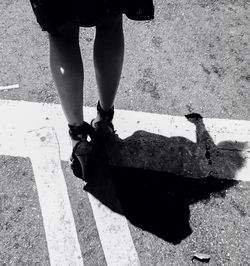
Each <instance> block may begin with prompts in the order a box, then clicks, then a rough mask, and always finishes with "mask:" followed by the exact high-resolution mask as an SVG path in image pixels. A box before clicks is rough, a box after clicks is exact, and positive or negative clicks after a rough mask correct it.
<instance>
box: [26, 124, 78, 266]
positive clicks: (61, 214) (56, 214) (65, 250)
mask: <svg viewBox="0 0 250 266" xmlns="http://www.w3.org/2000/svg"><path fill="white" fill-rule="evenodd" d="M25 142H26V147H27V151H28V153H29V157H30V159H31V162H32V167H33V171H34V176H35V180H36V185H37V191H38V196H39V201H40V206H41V211H42V216H43V223H44V229H45V233H46V239H47V244H48V251H49V258H50V263H51V265H52V266H64V265H65V266H68V265H76V266H77V265H79V266H80V265H81V266H82V265H83V259H82V255H81V250H80V246H79V242H78V238H77V233H76V228H75V222H74V218H73V214H72V210H71V206H70V201H69V197H68V193H67V187H66V183H65V180H64V176H63V172H62V169H61V161H60V156H59V146H58V142H57V139H56V134H55V132H54V130H53V129H52V128H41V129H38V130H34V131H30V132H29V133H28V134H27V136H26V138H25Z"/></svg>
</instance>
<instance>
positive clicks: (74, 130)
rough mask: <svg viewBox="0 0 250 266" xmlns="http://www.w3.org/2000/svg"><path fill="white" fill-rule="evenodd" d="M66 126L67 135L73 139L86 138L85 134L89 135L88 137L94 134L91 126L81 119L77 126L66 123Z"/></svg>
mask: <svg viewBox="0 0 250 266" xmlns="http://www.w3.org/2000/svg"><path fill="white" fill-rule="evenodd" d="M68 127H69V135H70V137H71V138H72V139H74V140H82V139H87V136H90V138H91V139H92V138H93V137H94V134H95V133H94V130H93V128H92V127H91V126H90V125H89V124H88V123H86V122H85V121H83V123H82V125H79V126H74V125H70V124H68Z"/></svg>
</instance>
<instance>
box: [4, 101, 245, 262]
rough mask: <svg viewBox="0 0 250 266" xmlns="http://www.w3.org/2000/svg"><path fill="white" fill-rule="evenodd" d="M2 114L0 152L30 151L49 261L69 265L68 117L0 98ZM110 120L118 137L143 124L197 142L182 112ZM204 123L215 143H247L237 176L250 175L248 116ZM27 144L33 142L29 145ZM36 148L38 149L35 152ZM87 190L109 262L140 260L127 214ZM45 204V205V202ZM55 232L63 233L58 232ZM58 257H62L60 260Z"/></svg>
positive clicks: (76, 256)
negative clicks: (62, 163)
mask: <svg viewBox="0 0 250 266" xmlns="http://www.w3.org/2000/svg"><path fill="white" fill-rule="evenodd" d="M0 114H1V115H0V125H1V127H0V139H1V142H0V154H3V155H10V156H22V157H31V161H32V165H33V169H34V174H35V178H36V181H37V184H38V185H37V186H38V190H39V199H40V202H41V208H42V212H43V216H44V224H45V228H46V237H47V241H48V243H49V244H48V246H49V249H50V259H51V262H52V265H65V264H64V262H65V261H66V260H65V256H63V255H65V254H66V256H67V259H70V258H69V257H71V255H72V258H73V260H74V261H75V262H76V263H75V264H72V265H78V264H77V263H79V265H80V264H81V265H82V258H81V255H80V254H81V253H80V248H79V243H78V241H77V235H76V232H75V226H74V222H73V216H72V210H71V208H70V203H69V200H68V195H67V188H66V184H65V181H64V179H63V173H62V169H61V167H60V159H61V160H65V161H67V160H68V159H69V156H70V153H71V147H70V141H69V137H68V127H67V122H66V119H65V117H64V115H63V113H62V109H61V106H60V105H55V104H44V103H42V104H41V103H33V102H24V101H9V100H0ZM95 114H96V109H95V108H88V107H86V108H84V116H85V120H86V121H90V120H91V119H92V118H93V117H94V116H95ZM114 124H115V127H116V128H117V133H118V135H119V136H120V137H121V138H126V137H128V136H130V135H131V134H133V133H134V132H135V131H137V130H145V131H148V132H151V133H156V134H160V135H163V136H166V137H173V136H182V137H185V138H187V139H189V140H191V141H193V142H196V134H195V127H194V125H193V124H191V123H190V122H188V121H187V120H186V119H185V118H183V117H177V116H169V115H159V114H151V113H143V112H133V111H123V110H116V114H115V119H114ZM204 124H205V125H206V128H207V129H208V131H209V133H210V135H211V137H212V138H213V140H214V142H215V144H217V143H219V142H221V141H228V140H230V141H239V142H244V143H246V149H245V150H244V151H242V152H245V155H246V159H247V160H246V164H245V166H244V167H243V168H242V170H241V171H239V172H238V174H237V176H236V179H239V180H245V181H250V156H249V154H250V141H249V140H250V122H249V121H238V120H225V119H204ZM42 127H50V128H55V132H56V136H57V137H58V142H59V147H60V155H59V153H58V149H59V147H58V145H57V143H56V141H55V136H54V133H53V134H52V133H51V131H47V130H46V131H43V129H40V130H38V131H37V129H39V128H42ZM28 131H31V132H30V133H29V137H26V145H27V143H30V142H31V143H32V147H33V148H31V149H27V146H26V145H25V143H24V139H25V136H26V134H27V132H28ZM49 132H50V133H49ZM38 134H40V136H39V135H38ZM43 134H44V136H43ZM44 137H45V138H44ZM28 146H29V147H31V145H28ZM34 147H35V148H34ZM38 150H39V152H37V151H38ZM48 156H49V157H48ZM44 195H45V196H44ZM88 196H89V199H90V202H91V204H92V208H93V212H94V216H95V219H96V224H97V227H98V231H99V234H100V239H101V241H102V245H103V250H104V253H105V257H106V259H107V264H108V265H117V264H118V265H139V264H140V262H139V259H138V256H137V253H136V251H135V248H134V246H133V242H132V239H131V235H130V232H129V229H128V225H127V223H126V219H125V218H124V217H122V216H121V215H118V214H116V213H113V212H112V211H110V210H109V209H108V208H107V207H106V206H104V205H102V204H101V203H100V202H99V201H98V200H97V199H95V198H94V197H93V196H92V195H91V194H89V195H88ZM48 206H49V208H46V207H48ZM53 221H54V222H53ZM58 232H61V233H62V234H58ZM63 232H69V234H68V235H67V234H66V235H64V236H62V235H63ZM56 237H58V238H56ZM110 237H112V238H110ZM53 239H54V242H53ZM110 239H111V240H110ZM65 240H66V242H68V246H67V250H66V253H65V254H63V253H64V252H63V250H64V251H65V246H64V245H63V244H62V243H65ZM60 244H61V246H60ZM116 249H118V250H119V249H120V250H122V249H123V253H122V252H120V253H119V252H118V254H117V256H115V253H116V251H115V252H114V250H116ZM124 249H125V250H124ZM51 250H52V252H51ZM112 252H113V254H112ZM54 253H55V254H54ZM69 254H71V255H69ZM62 258H64V259H62ZM60 259H62V261H60ZM57 261H60V262H59V264H57ZM69 265H71V264H69Z"/></svg>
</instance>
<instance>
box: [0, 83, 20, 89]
mask: <svg viewBox="0 0 250 266" xmlns="http://www.w3.org/2000/svg"><path fill="white" fill-rule="evenodd" d="M18 88H19V84H13V85H8V86H0V90H11V89H18Z"/></svg>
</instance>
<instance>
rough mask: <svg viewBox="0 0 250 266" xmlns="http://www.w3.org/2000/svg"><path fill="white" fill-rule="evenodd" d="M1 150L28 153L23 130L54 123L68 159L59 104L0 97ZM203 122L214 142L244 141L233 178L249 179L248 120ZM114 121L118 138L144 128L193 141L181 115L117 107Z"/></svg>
mask: <svg viewBox="0 0 250 266" xmlns="http://www.w3.org/2000/svg"><path fill="white" fill-rule="evenodd" d="M0 114H5V115H0V125H1V128H0V139H1V140H2V141H1V142H0V154H5V155H12V156H22V157H27V154H26V149H25V147H24V144H23V136H24V134H25V133H26V132H27V131H29V130H32V129H35V128H40V127H43V126H51V127H54V128H55V130H56V133H57V137H58V141H59V146H60V150H61V153H60V155H61V160H64V161H68V159H69V156H70V153H71V147H70V141H69V137H68V127H67V121H66V119H65V117H64V115H63V112H62V109H61V106H60V105H59V104H45V103H34V102H25V101H10V100H0ZM95 115H96V108H90V107H85V108H84V116H85V120H86V121H91V119H92V118H93V117H95ZM203 120H204V124H205V125H206V128H207V130H208V132H209V134H210V135H211V137H212V138H213V140H214V143H215V144H216V145H217V144H218V143H220V142H222V141H237V142H243V143H245V144H246V148H245V150H243V151H242V153H243V154H244V157H245V159H246V161H245V165H244V167H243V168H241V169H240V170H239V171H238V172H237V173H236V176H235V179H236V180H243V181H250V121H245V120H228V119H208V118H207V119H206V118H204V119H203ZM114 124H115V127H116V129H117V133H118V135H119V136H120V137H121V138H126V137H128V136H130V135H132V134H133V133H134V132H135V131H137V130H145V131H148V132H151V133H156V134H160V135H163V136H166V137H173V136H182V137H184V138H187V139H189V140H191V141H193V142H196V134H195V127H194V125H193V124H191V123H190V122H188V121H187V120H186V118H184V117H178V116H170V115H160V114H151V113H144V112H134V111H124V110H116V113H115V117H114Z"/></svg>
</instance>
